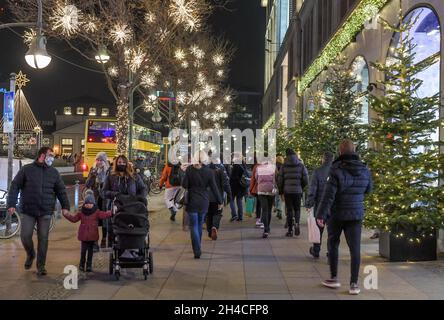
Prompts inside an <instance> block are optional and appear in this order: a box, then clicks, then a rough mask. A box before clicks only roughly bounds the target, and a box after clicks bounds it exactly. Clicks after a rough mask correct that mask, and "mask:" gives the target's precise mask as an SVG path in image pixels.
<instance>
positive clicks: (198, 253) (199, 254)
mask: <svg viewBox="0 0 444 320" xmlns="http://www.w3.org/2000/svg"><path fill="white" fill-rule="evenodd" d="M201 254H202V252H200V251H199V252H196V253H194V259H200V256H201Z"/></svg>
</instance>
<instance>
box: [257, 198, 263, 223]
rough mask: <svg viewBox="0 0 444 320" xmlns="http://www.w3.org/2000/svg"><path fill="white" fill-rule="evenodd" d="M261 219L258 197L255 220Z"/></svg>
mask: <svg viewBox="0 0 444 320" xmlns="http://www.w3.org/2000/svg"><path fill="white" fill-rule="evenodd" d="M261 217H262V207H261V201H260V200H259V196H256V219H260V218H261Z"/></svg>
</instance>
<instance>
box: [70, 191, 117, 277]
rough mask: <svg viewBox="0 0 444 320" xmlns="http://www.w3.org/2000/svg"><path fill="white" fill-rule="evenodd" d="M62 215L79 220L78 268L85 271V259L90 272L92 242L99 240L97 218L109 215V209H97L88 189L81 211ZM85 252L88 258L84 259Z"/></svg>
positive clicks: (73, 220)
mask: <svg viewBox="0 0 444 320" xmlns="http://www.w3.org/2000/svg"><path fill="white" fill-rule="evenodd" d="M64 217H65V218H66V219H68V220H69V221H71V222H73V223H76V222H78V221H80V226H79V232H78V236H77V239H79V241H81V242H82V245H81V253H80V265H79V269H80V271H83V272H84V271H85V260H86V272H92V258H93V249H94V243H96V242H97V241H98V240H99V219H106V218H109V217H111V211H106V212H104V211H100V210H97V205H96V201H95V199H94V193H93V192H92V191H91V192H89V191H88V192H87V193H86V197H85V202H84V204H83V206H82V209H81V211H79V212H77V213H76V214H75V215H70V214H69V213H66V214H64ZM87 254H88V258H87V259H85V258H86V255H87Z"/></svg>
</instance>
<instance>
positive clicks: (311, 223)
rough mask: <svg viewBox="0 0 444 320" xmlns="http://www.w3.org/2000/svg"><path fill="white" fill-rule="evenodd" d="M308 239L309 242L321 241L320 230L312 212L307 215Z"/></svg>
mask: <svg viewBox="0 0 444 320" xmlns="http://www.w3.org/2000/svg"><path fill="white" fill-rule="evenodd" d="M307 227H308V241H309V242H310V243H321V232H320V230H319V227H318V225H317V223H316V219H315V218H314V216H313V215H312V214H310V215H309V216H308V217H307Z"/></svg>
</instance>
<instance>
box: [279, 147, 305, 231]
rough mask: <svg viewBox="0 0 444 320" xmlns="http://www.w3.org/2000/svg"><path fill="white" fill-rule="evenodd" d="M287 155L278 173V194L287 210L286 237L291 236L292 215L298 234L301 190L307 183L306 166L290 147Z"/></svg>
mask: <svg viewBox="0 0 444 320" xmlns="http://www.w3.org/2000/svg"><path fill="white" fill-rule="evenodd" d="M285 153H286V155H287V157H286V158H285V162H284V164H283V165H282V166H281V169H280V170H279V175H278V188H279V194H280V195H281V197H283V198H284V199H283V200H285V208H286V210H287V225H288V232H287V234H286V236H287V237H292V236H293V217H294V221H295V225H294V228H295V230H294V234H295V235H296V236H298V235H299V234H300V228H299V220H300V218H301V200H302V192H303V190H304V188H305V186H306V185H307V184H308V172H307V168H305V166H304V165H303V163H302V161H301V160H300V159H299V158H298V156H297V155H296V152H294V150H292V149H287V150H286V151H285Z"/></svg>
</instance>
